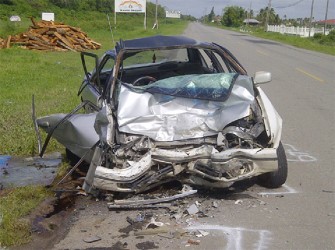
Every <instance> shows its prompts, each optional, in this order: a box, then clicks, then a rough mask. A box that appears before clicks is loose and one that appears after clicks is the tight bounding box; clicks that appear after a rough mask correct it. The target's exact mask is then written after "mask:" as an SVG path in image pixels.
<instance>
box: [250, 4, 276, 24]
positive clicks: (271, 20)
mask: <svg viewBox="0 0 335 250" xmlns="http://www.w3.org/2000/svg"><path fill="white" fill-rule="evenodd" d="M267 13H268V7H266V8H265V9H261V10H260V11H259V13H258V15H257V17H256V19H257V20H258V21H260V22H261V23H262V24H263V25H265V23H266V16H267ZM268 24H270V25H274V24H275V25H278V24H281V19H280V17H279V15H278V14H276V12H275V10H274V9H273V8H271V9H270V11H269V23H268Z"/></svg>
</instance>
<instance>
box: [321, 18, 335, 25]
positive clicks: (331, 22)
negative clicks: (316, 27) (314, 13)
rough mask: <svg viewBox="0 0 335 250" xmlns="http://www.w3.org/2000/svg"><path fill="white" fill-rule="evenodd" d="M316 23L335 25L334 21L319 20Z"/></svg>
mask: <svg viewBox="0 0 335 250" xmlns="http://www.w3.org/2000/svg"><path fill="white" fill-rule="evenodd" d="M316 23H318V24H325V23H326V24H328V25H335V19H328V20H327V21H326V20H320V21H316Z"/></svg>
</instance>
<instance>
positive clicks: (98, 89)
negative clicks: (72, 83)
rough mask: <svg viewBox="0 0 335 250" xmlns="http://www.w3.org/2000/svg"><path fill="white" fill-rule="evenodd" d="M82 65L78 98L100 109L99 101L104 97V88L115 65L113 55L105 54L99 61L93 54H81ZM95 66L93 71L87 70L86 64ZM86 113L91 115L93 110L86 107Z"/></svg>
mask: <svg viewBox="0 0 335 250" xmlns="http://www.w3.org/2000/svg"><path fill="white" fill-rule="evenodd" d="M81 58H82V64H83V68H84V72H85V77H84V80H83V82H82V84H81V86H80V88H79V91H78V96H80V98H81V101H90V102H91V103H92V104H94V105H96V106H97V107H100V106H101V105H100V104H101V101H102V100H103V98H104V97H105V96H106V93H105V92H106V88H107V85H108V80H109V79H110V77H111V75H112V73H113V70H114V64H115V54H114V53H111V52H109V53H105V54H104V55H103V56H102V57H101V59H100V60H99V59H98V57H97V56H96V55H95V54H92V53H88V52H83V53H82V54H81ZM92 60H93V63H94V64H95V67H94V70H93V71H91V72H89V71H88V70H87V65H88V64H92ZM85 110H86V112H88V113H91V112H93V111H94V110H95V109H94V108H92V107H90V106H89V105H87V107H85Z"/></svg>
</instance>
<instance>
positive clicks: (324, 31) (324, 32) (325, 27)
mask: <svg viewBox="0 0 335 250" xmlns="http://www.w3.org/2000/svg"><path fill="white" fill-rule="evenodd" d="M328 6H329V0H327V8H326V16H325V26H324V30H323V34H324V35H326V29H327V18H328Z"/></svg>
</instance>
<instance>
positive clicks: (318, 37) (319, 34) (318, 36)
mask: <svg viewBox="0 0 335 250" xmlns="http://www.w3.org/2000/svg"><path fill="white" fill-rule="evenodd" d="M322 36H323V35H322V33H315V34H314V36H313V38H314V39H321V38H322Z"/></svg>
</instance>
